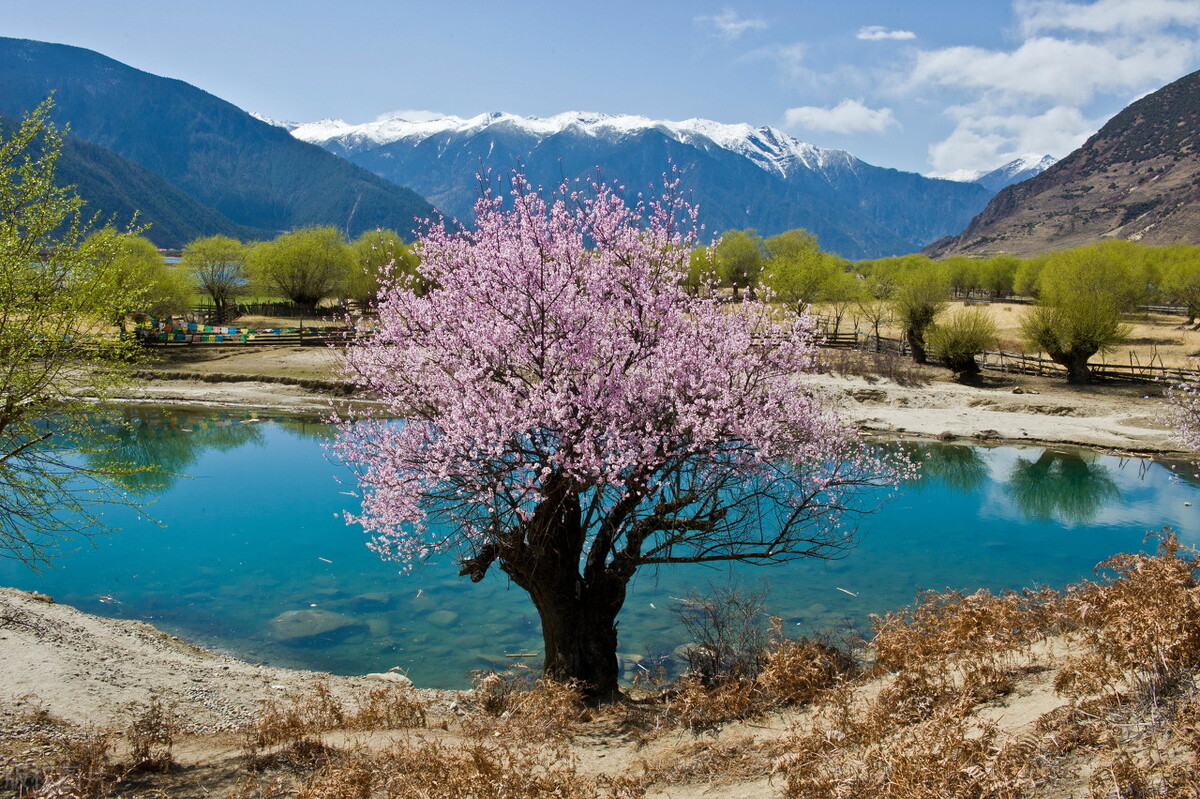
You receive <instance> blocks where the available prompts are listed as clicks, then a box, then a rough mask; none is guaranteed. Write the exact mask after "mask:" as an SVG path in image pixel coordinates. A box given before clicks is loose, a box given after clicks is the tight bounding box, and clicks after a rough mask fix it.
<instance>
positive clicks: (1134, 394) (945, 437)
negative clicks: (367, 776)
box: [113, 370, 1190, 458]
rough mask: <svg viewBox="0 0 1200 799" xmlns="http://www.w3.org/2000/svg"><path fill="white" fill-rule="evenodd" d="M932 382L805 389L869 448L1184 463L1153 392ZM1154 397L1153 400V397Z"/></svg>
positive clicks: (319, 411)
mask: <svg viewBox="0 0 1200 799" xmlns="http://www.w3.org/2000/svg"><path fill="white" fill-rule="evenodd" d="M931 371H932V372H933V373H934V375H935V376H934V377H931V378H929V379H927V380H922V381H920V382H919V383H916V384H905V383H900V382H897V381H895V380H891V379H888V378H864V377H847V376H839V375H830V374H819V375H814V376H812V378H811V381H810V384H811V385H812V386H813V387H814V389H815V390H816V391H818V392H820V393H821V394H823V395H824V396H825V397H826V398H827V399H828V400H829V402H830V405H831V406H832V407H834V408H835V409H836V410H837V411H838V412H839V413H840V414H841V415H842V417H843V419H844V420H845V421H846V423H847V424H849V425H851V426H853V427H856V428H857V429H859V430H860V431H862V432H863V433H864V434H866V435H868V436H870V437H876V438H883V439H887V438H917V439H927V440H940V441H946V442H952V441H960V442H966V443H971V442H974V443H980V444H1013V445H1029V446H1045V447H1055V446H1073V447H1082V448H1086V449H1092V450H1096V451H1100V452H1104V453H1111V454H1118V455H1130V456H1135V457H1168V458H1179V457H1187V456H1189V455H1190V453H1189V452H1188V451H1187V450H1185V449H1184V448H1183V447H1182V446H1181V445H1180V444H1179V443H1177V442H1176V441H1175V440H1174V439H1173V437H1172V435H1171V432H1170V430H1169V429H1168V428H1167V427H1166V424H1165V422H1163V421H1162V416H1163V414H1164V412H1165V408H1166V406H1165V403H1164V401H1163V399H1162V397H1161V390H1160V389H1158V388H1157V387H1151V386H1136V385H1135V386H1124V385H1104V386H1087V387H1083V388H1079V387H1073V386H1068V385H1067V384H1065V383H1060V382H1058V381H1052V380H1050V379H1048V378H1030V377H1020V378H1015V377H1007V376H1004V377H999V378H994V377H989V378H988V379H987V380H985V381H984V382H983V384H982V385H978V386H970V385H963V384H959V383H955V382H952V381H950V380H948V379H946V378H944V377H943V378H941V379H939V378H938V377H937V376H936V370H931ZM146 375H147V377H148V379H147V380H146V381H145V382H143V383H140V384H138V385H137V386H136V387H134V388H132V389H131V390H126V391H124V392H121V393H119V394H117V395H116V396H114V398H113V399H114V400H116V401H117V402H120V403H128V404H161V405H173V406H179V407H195V408H204V409H214V408H215V409H220V408H227V409H251V410H253V409H262V410H272V411H283V412H288V413H296V414H297V415H318V416H325V415H328V414H329V413H330V412H331V411H332V410H333V409H334V408H335V407H337V406H342V407H347V406H348V407H351V408H352V407H355V406H358V407H367V406H371V405H373V404H374V403H373V402H372V401H371V400H366V399H359V398H355V397H354V396H353V395H352V394H349V393H348V392H347V391H345V389H344V388H341V387H342V386H344V384H343V383H341V382H340V381H336V380H329V379H325V378H309V377H288V376H285V375H277V374H276V375H272V374H254V373H240V372H214V371H199V370H197V371H186V370H171V371H155V372H148V373H146ZM1153 391H1159V394H1158V395H1157V396H1156V395H1155V394H1154V393H1151V392H1153Z"/></svg>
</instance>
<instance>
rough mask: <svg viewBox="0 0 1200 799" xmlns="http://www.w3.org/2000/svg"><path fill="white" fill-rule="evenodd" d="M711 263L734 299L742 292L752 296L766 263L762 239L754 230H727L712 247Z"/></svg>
mask: <svg viewBox="0 0 1200 799" xmlns="http://www.w3.org/2000/svg"><path fill="white" fill-rule="evenodd" d="M713 261H714V262H715V263H716V267H717V275H718V276H719V277H720V280H721V283H723V284H724V285H726V286H732V287H733V296H734V297H737V296H738V292H739V290H741V289H745V290H746V291H747V293H749V294H751V295H753V293H754V286H755V285H756V284H757V283H758V276H759V273H760V272H762V270H763V265H764V263H765V261H766V255H765V252H764V249H763V240H762V236H760V235H758V233H757V232H756V231H754V230H728V231H726V232H725V234H724V235H723V236H721V238H720V240H719V241H718V242H717V243H716V244H715V245H714V246H713Z"/></svg>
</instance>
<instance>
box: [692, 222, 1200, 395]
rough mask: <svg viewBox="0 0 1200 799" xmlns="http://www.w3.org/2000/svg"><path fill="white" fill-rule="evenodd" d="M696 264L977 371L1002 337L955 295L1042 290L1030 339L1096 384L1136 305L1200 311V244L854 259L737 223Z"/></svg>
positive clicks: (714, 279) (1035, 295)
mask: <svg viewBox="0 0 1200 799" xmlns="http://www.w3.org/2000/svg"><path fill="white" fill-rule="evenodd" d="M691 266H692V269H691V273H690V275H689V278H688V280H689V287H690V288H691V289H692V290H694V291H724V292H726V293H727V294H728V295H729V296H730V297H731V298H734V299H736V298H738V297H741V296H754V295H755V294H756V293H757V292H759V291H761V290H763V289H767V290H769V291H770V292H771V293H772V296H773V297H774V299H775V300H777V301H778V302H779V303H781V304H782V305H785V306H787V307H790V308H793V309H795V310H796V311H803V310H805V309H807V308H809V307H811V306H819V307H820V311H821V313H822V315H823V316H824V317H826V318H827V319H829V320H830V321H831V322H832V330H833V332H835V333H836V332H837V331H838V330H839V328H840V326H841V324H842V321H843V320H844V319H845V317H846V316H847V315H852V316H853V317H854V318H855V319H856V321H857V322H858V323H859V324H865V325H866V326H867V328H868V330H869V331H870V332H871V333H873V334H874V335H875V336H878V335H879V333H880V330H881V328H882V327H884V326H885V325H887V324H895V325H896V326H897V327H899V328H900V329H901V331H902V332H903V336H904V338H905V340H906V341H907V342H908V344H909V346H910V348H911V351H912V356H913V359H914V360H915V361H917V362H918V363H924V362H925V361H926V359H927V357H928V355H929V354H933V355H935V356H937V357H938V358H940V359H941V360H942V361H943V362H944V363H946V365H948V366H949V367H950V368H951V369H953V370H954V371H955V372H957V373H959V374H961V375H964V376H966V377H970V376H971V375H973V374H975V373H976V372H977V369H978V368H977V366H976V363H975V357H974V356H975V355H976V354H977V353H979V352H982V351H983V350H986V349H990V348H993V347H995V346H996V344H997V340H998V337H997V329H996V325H995V324H994V323H993V322H992V320H991V318H990V316H989V315H988V314H987V312H986V311H985V310H984V309H979V308H962V309H959V310H958V311H957V312H955V313H946V310H947V308H948V307H949V303H950V301H951V300H954V299H961V300H970V299H973V298H977V299H984V298H988V299H1000V298H1007V297H1012V296H1014V295H1020V296H1023V297H1029V298H1031V299H1033V300H1034V301H1035V305H1034V306H1033V307H1032V308H1031V309H1030V310H1029V311H1028V312H1027V313H1026V314H1025V316H1024V319H1023V323H1022V331H1021V332H1022V338H1023V339H1024V343H1025V345H1026V346H1028V347H1029V348H1030V349H1031V350H1035V351H1038V352H1044V353H1046V355H1047V357H1049V358H1050V359H1051V360H1053V361H1055V362H1056V363H1059V364H1061V365H1062V366H1063V367H1065V368H1066V370H1067V375H1068V378H1067V379H1068V380H1069V381H1070V382H1073V383H1086V382H1088V380H1089V379H1090V371H1089V368H1088V362H1089V360H1090V359H1091V358H1092V357H1094V356H1095V355H1097V354H1098V353H1104V352H1110V351H1112V350H1113V349H1114V348H1115V347H1116V346H1118V345H1119V344H1121V343H1122V342H1123V341H1125V340H1126V339H1127V338H1128V336H1129V331H1130V327H1129V325H1128V324H1126V323H1125V318H1126V315H1127V314H1129V313H1130V312H1132V311H1134V310H1136V309H1137V308H1138V307H1140V306H1143V305H1147V304H1165V305H1176V306H1179V307H1182V308H1185V309H1186V313H1187V316H1188V323H1189V324H1195V323H1196V318H1197V316H1200V246H1195V245H1185V244H1178V245H1171V246H1166V247H1151V246H1146V245H1141V244H1137V243H1134V242H1130V241H1124V240H1113V241H1105V242H1100V243H1098V244H1089V245H1084V246H1080V247H1076V248H1074V249H1070V250H1063V251H1059V252H1054V253H1048V254H1045V255H1041V256H1038V257H1034V258H1017V257H1015V256H1012V255H997V256H992V257H965V256H956V257H952V258H947V259H945V260H941V261H933V260H931V259H929V258H926V257H925V256H923V255H904V256H896V257H891V258H880V259H876V260H869V261H859V262H857V263H851V262H849V261H846V260H845V259H843V258H840V257H838V256H836V255H833V254H831V253H827V252H824V251H823V250H821V248H820V246H819V245H818V243H817V240H816V237H814V236H813V235H812V234H810V233H807V232H805V231H803V230H790V231H787V232H785V233H781V234H779V235H777V236H772V237H770V238H766V239H764V238H763V237H761V236H759V235H758V234H757V233H756V232H755V231H753V230H733V231H729V232H727V233H725V234H724V235H723V236H721V237H720V238H719V239H717V240H716V241H715V242H714V243H713V244H712V245H710V246H708V247H701V248H697V249H696V250H695V251H694V252H693V253H692V257H691Z"/></svg>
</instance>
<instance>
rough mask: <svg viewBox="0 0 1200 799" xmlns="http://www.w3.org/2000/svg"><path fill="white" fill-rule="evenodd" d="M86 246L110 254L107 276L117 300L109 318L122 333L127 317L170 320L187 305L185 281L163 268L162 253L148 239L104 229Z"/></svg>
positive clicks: (189, 293) (163, 259)
mask: <svg viewBox="0 0 1200 799" xmlns="http://www.w3.org/2000/svg"><path fill="white" fill-rule="evenodd" d="M93 239H106V240H105V241H93ZM87 244H88V245H89V246H95V247H96V248H97V249H100V250H102V251H106V252H112V263H111V264H110V272H111V279H112V280H113V281H114V283H115V291H114V296H115V297H116V298H117V299H118V304H117V306H116V307H115V308H114V309H113V314H114V316H115V317H116V319H115V321H116V322H117V323H118V324H119V325H120V326H121V329H122V330H123V329H124V328H125V317H126V316H127V315H128V314H131V313H137V312H144V313H150V314H154V315H156V316H170V315H171V314H173V313H179V312H180V311H183V310H185V309H187V307H188V306H189V305H190V304H191V295H192V288H191V285H190V283H189V281H188V280H187V278H186V277H185V276H184V275H183V274H182V273H180V272H178V271H176V270H174V269H172V268H171V267H170V266H168V265H167V261H166V259H165V258H163V256H162V253H160V252H159V251H158V248H157V247H155V246H154V243H153V242H151V241H150V240H149V239H147V238H144V237H142V236H138V235H135V234H132V233H121V232H119V231H116V230H114V229H112V228H104V229H103V230H100V231H97V232H96V233H93V234H92V235H91V236H90V237H89V239H88V242H87Z"/></svg>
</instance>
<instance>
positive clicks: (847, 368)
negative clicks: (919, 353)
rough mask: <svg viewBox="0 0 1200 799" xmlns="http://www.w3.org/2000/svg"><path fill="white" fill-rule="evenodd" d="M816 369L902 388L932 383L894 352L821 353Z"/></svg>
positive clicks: (825, 351) (838, 350)
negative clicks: (889, 381)
mask: <svg viewBox="0 0 1200 799" xmlns="http://www.w3.org/2000/svg"><path fill="white" fill-rule="evenodd" d="M820 369H821V371H822V372H826V373H829V374H835V375H841V376H842V377H863V378H867V379H868V380H869V379H872V378H874V379H880V378H885V379H887V380H891V381H892V382H894V383H897V384H898V385H902V386H927V385H929V384H930V383H931V382H932V379H931V378H930V376H929V372H927V371H926V370H924V369H922V368H921V367H920V366H917V365H916V364H914V363H913V362H912V360H911V359H909V358H905V357H903V356H901V355H898V354H896V353H894V352H865V351H862V350H842V349H837V350H822V351H821V364H820Z"/></svg>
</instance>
